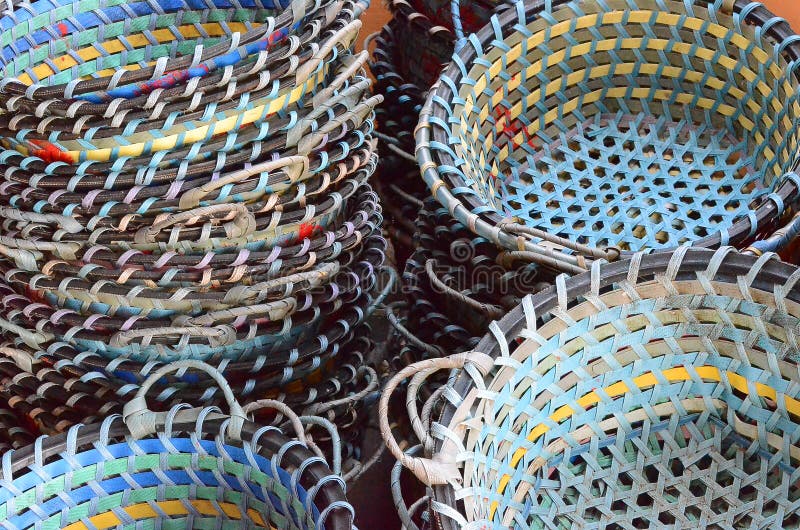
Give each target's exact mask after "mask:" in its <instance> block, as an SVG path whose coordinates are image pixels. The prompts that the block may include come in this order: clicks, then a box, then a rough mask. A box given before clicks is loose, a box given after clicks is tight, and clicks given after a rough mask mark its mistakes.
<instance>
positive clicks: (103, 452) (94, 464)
mask: <svg viewBox="0 0 800 530" xmlns="http://www.w3.org/2000/svg"><path fill="white" fill-rule="evenodd" d="M196 367H197V368H200V363H197V366H196ZM175 368H177V366H176V367H175ZM217 376H218V374H217ZM218 379H219V380H220V381H221V382H222V380H221V378H218ZM226 396H227V397H228V401H229V403H230V406H231V416H222V415H221V414H219V411H218V409H212V408H207V409H187V408H186V407H185V406H183V407H175V408H173V409H172V410H170V411H169V412H167V413H161V414H156V413H153V412H150V411H148V410H147V409H146V405H145V404H144V401H143V400H144V393H141V394H140V395H138V396H137V397H136V398H135V399H134V400H133V401H132V402H131V403H129V405H130V406H126V409H125V419H124V420H123V419H122V418H121V417H120V416H116V415H114V416H111V417H109V418H107V419H106V420H105V421H103V422H102V423H100V424H95V425H92V426H88V427H84V426H76V427H74V428H72V429H70V430H69V432H67V433H66V434H64V435H60V436H56V437H41V438H38V439H37V440H36V441H35V442H34V443H33V444H32V445H31V446H29V447H27V448H24V449H21V450H18V451H9V452H7V453H5V454H4V455H3V459H2V482H1V483H0V521H2V524H3V526H4V527H6V528H10V529H19V530H22V529H26V528H38V527H39V526H40V525H44V526H49V525H52V526H53V527H59V528H69V529H70V530H78V529H89V528H91V529H95V530H99V529H103V528H119V527H123V526H129V525H130V526H134V525H135V526H136V527H155V528H165V529H167V528H195V529H200V528H211V527H216V528H261V529H279V528H280V529H322V528H325V529H328V530H331V529H335V528H338V529H347V530H349V529H350V528H352V524H353V509H352V507H351V506H350V505H349V504H348V503H347V500H346V497H345V493H344V483H343V481H342V479H341V478H340V477H339V476H336V475H334V474H333V472H332V471H331V468H330V467H328V465H327V463H326V462H325V460H324V459H323V458H321V457H320V456H318V455H316V454H315V453H314V452H312V450H311V449H309V447H310V446H309V447H307V446H306V441H305V435H304V433H303V427H302V423H301V422H302V421H309V420H307V419H306V420H303V419H301V418H297V417H294V416H292V418H293V419H292V421H293V422H295V429H297V433H296V434H295V435H294V436H296V438H294V439H293V438H291V437H289V436H287V435H285V434H284V433H283V432H282V431H280V430H278V429H276V428H259V427H258V426H257V425H255V424H253V423H252V422H249V421H247V420H246V418H245V413H246V409H242V407H240V406H239V405H238V404H237V403H236V402H235V400H234V399H233V396H232V394H231V393H230V389H228V391H227V393H226ZM264 405H268V403H265V404H264ZM276 406H277V407H278V408H279V409H283V407H281V405H280V404H277V405H276ZM289 414H290V416H291V413H290V412H289ZM337 464H338V462H337V463H336V464H334V465H337Z"/></svg>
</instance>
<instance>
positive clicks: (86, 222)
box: [0, 0, 388, 430]
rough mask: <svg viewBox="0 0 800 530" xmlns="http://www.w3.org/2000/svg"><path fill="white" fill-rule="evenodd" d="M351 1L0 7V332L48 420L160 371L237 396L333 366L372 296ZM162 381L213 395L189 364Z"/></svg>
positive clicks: (375, 291)
mask: <svg viewBox="0 0 800 530" xmlns="http://www.w3.org/2000/svg"><path fill="white" fill-rule="evenodd" d="M363 9H364V5H362V4H357V3H353V2H350V1H338V0H337V1H324V2H306V1H304V0H295V1H293V2H286V3H284V5H273V4H272V3H261V2H258V1H257V2H245V3H239V2H234V3H228V2H224V1H223V2H215V3H211V4H206V3H198V2H194V1H192V0H190V1H186V2H184V1H178V2H167V3H146V2H142V3H133V4H129V3H125V2H120V1H117V0H111V1H108V2H106V1H102V2H99V3H98V2H68V1H63V2H52V3H51V2H44V1H42V2H37V3H35V4H27V3H20V5H18V6H15V9H14V11H7V12H5V13H4V14H3V18H0V24H2V27H3V28H4V29H5V30H7V31H6V32H5V33H4V37H3V38H4V39H5V40H4V42H3V46H4V47H3V48H2V50H3V60H2V65H3V68H4V72H5V74H6V77H5V79H4V81H3V83H2V86H0V103H2V105H4V107H5V109H6V110H7V112H6V113H5V114H4V115H3V116H2V117H1V118H0V135H2V137H3V138H4V140H3V146H4V148H5V150H4V151H3V152H2V153H1V154H0V157H2V159H3V162H4V165H5V167H6V168H7V172H6V173H5V174H4V175H5V177H4V178H5V181H4V182H3V183H2V185H0V217H2V218H3V225H2V231H1V232H2V233H0V243H2V247H1V248H2V250H0V253H1V254H2V255H3V258H2V259H0V270H2V273H3V275H4V283H3V285H2V286H0V296H2V303H0V327H2V329H3V330H4V332H5V335H6V339H7V341H8V342H7V344H6V345H5V346H6V347H5V350H4V351H5V354H6V355H7V356H9V358H10V360H11V361H13V364H14V365H16V366H17V367H18V369H19V370H22V371H23V372H25V373H26V374H27V375H26V376H24V377H20V378H18V380H19V381H27V382H28V384H27V387H28V392H36V393H40V390H41V389H42V388H48V387H49V385H51V384H56V385H58V384H64V383H65V382H68V383H69V384H68V385H67V386H65V387H63V388H64V389H65V390H59V391H57V392H55V394H56V395H57V396H58V400H59V401H60V406H61V407H63V408H62V409H57V410H59V411H62V412H66V411H68V410H69V409H70V408H71V407H74V406H75V404H76V403H78V402H87V403H88V402H90V401H91V400H92V398H93V397H101V396H102V397H103V398H109V397H110V396H115V397H113V398H111V401H110V402H103V401H100V402H97V403H94V404H92V405H91V406H93V407H94V408H95V412H97V413H99V414H100V415H101V416H102V415H103V414H104V413H107V412H108V409H109V407H113V406H114V404H118V403H119V400H120V399H122V398H124V397H125V396H129V395H130V394H131V393H132V392H134V391H135V390H136V388H137V386H138V385H139V384H141V383H142V381H143V380H144V378H146V377H147V376H148V375H149V374H150V373H152V372H153V370H155V369H157V368H158V367H159V366H161V365H162V364H163V363H165V362H169V361H172V360H176V359H185V358H190V359H204V360H208V361H210V362H212V363H214V364H215V365H216V366H217V367H218V368H219V369H220V371H222V372H223V373H224V374H225V376H226V377H228V378H229V380H230V382H231V385H232V386H233V387H234V388H235V390H236V391H237V392H238V393H240V395H241V396H242V398H243V399H255V398H257V397H259V396H260V397H263V396H264V395H265V394H266V393H268V392H272V393H274V392H276V391H279V390H280V389H281V388H285V387H286V386H287V385H288V384H289V383H291V382H293V381H295V380H296V381H298V382H299V384H301V385H303V383H304V380H305V382H307V381H308V378H309V377H312V376H313V375H314V374H319V373H321V372H325V371H327V370H332V371H333V372H335V371H336V368H335V367H336V366H337V365H338V364H340V363H341V362H342V361H341V360H340V361H336V362H332V360H333V359H334V358H335V357H337V356H338V355H339V354H340V353H341V352H342V347H343V346H344V345H345V343H346V341H349V340H352V338H353V330H354V328H356V327H357V326H358V325H359V324H361V322H363V320H364V319H365V318H366V317H368V316H369V314H370V313H371V312H372V311H373V309H374V307H375V305H376V304H377V303H379V302H380V300H381V298H382V297H383V296H385V292H384V291H385V290H386V289H387V288H388V286H386V285H378V280H377V276H378V272H379V271H380V270H381V269H382V268H383V262H384V252H385V241H384V240H383V238H382V237H381V236H380V225H381V222H382V216H381V210H380V206H379V204H378V200H377V197H376V195H375V194H374V192H372V190H371V189H370V187H369V186H368V185H367V184H366V181H367V179H368V178H369V177H370V176H371V175H372V173H373V171H374V169H375V166H376V163H377V154H376V152H375V147H376V146H375V141H374V140H373V138H372V136H371V135H372V130H373V122H374V115H373V109H374V107H375V106H376V105H377V104H378V103H379V102H380V101H381V98H380V97H379V96H375V97H370V96H369V94H368V90H369V80H368V78H367V77H366V74H365V72H364V70H363V66H364V65H365V63H366V54H365V53H361V54H353V53H352V44H353V42H354V41H355V39H356V36H357V33H358V30H359V28H360V22H359V21H358V20H357V17H358V16H359V15H360V13H361V12H362V11H363ZM7 366H8V367H9V370H11V365H10V364H7ZM312 378H313V377H312ZM59 382H60V383H59ZM159 384H160V386H162V387H163V388H162V390H163V392H162V393H161V394H159V396H158V397H159V400H160V401H161V402H162V403H164V404H167V403H169V402H170V401H171V400H172V399H173V398H174V396H175V394H176V393H178V392H180V393H181V394H182V396H183V398H184V399H191V400H196V402H209V403H214V402H217V400H218V399H219V395H218V394H217V391H216V390H215V387H214V385H213V384H211V382H210V381H208V380H207V379H204V378H203V377H202V375H201V374H197V373H194V372H192V371H191V370H189V371H184V372H182V373H180V374H178V375H176V376H172V375H170V376H167V377H165V378H164V380H163V381H161V382H160V383H159ZM40 385H44V386H43V387H40ZM14 388H17V391H16V392H18V395H19V396H21V397H22V398H23V399H28V398H29V397H33V396H34V395H36V394H31V395H30V396H26V395H25V394H24V393H21V391H22V389H20V388H19V387H18V386H17V387H14ZM71 390H74V391H75V392H76V393H75V394H71ZM50 393H52V390H48V394H47V395H48V396H50V398H52V397H53V396H51V395H50ZM310 395H311V394H306V396H305V397H304V398H302V399H309V396H310ZM80 396H83V397H80ZM301 401H302V400H301ZM35 408H39V409H40V410H43V411H45V412H46V413H47V414H49V413H52V412H54V411H53V410H52V409H48V408H47V407H35ZM79 408H80V407H79ZM98 408H99V409H100V410H98ZM27 413H28V412H26V414H27ZM80 414H81V413H78V412H77V411H72V413H70V414H65V415H64V417H65V418H69V421H67V422H66V423H65V422H61V421H58V422H55V423H52V422H47V424H48V428H49V429H54V428H55V425H56V424H57V425H58V428H57V429H56V430H62V429H63V428H64V425H66V424H68V423H69V422H74V421H76V418H80V417H81V416H80ZM87 414H91V412H87Z"/></svg>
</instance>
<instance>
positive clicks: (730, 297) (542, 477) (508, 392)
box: [381, 247, 800, 529]
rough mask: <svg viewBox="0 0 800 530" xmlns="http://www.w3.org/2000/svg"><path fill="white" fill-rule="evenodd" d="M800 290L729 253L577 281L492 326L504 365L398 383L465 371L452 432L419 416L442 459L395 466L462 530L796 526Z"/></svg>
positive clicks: (451, 361)
mask: <svg viewBox="0 0 800 530" xmlns="http://www.w3.org/2000/svg"><path fill="white" fill-rule="evenodd" d="M798 279H800V270H798V269H797V268H795V267H793V266H791V265H787V264H783V263H780V262H778V260H777V256H776V255H774V254H765V255H764V256H762V257H761V258H758V259H756V258H755V257H748V256H743V255H739V254H737V253H736V252H732V249H731V248H729V247H726V248H723V249H720V250H718V251H716V252H713V253H712V252H711V251H706V250H701V249H697V250H690V249H687V247H682V248H681V249H679V250H678V251H676V252H675V253H673V254H661V255H658V254H654V255H649V256H644V255H642V254H637V255H636V256H635V257H634V258H633V259H632V260H631V261H624V262H620V263H616V264H601V263H600V262H598V263H596V264H595V265H593V266H592V270H591V271H590V272H589V273H586V274H585V275H580V276H576V277H573V278H569V279H565V278H564V277H563V276H562V277H560V278H559V280H558V281H557V282H556V287H555V289H551V290H548V291H545V292H543V293H541V294H539V295H536V296H532V297H528V298H526V299H524V301H523V303H522V304H521V306H519V307H517V308H516V309H514V310H513V311H512V312H511V313H509V314H508V315H507V316H506V317H504V318H503V319H502V320H501V321H499V322H497V323H494V324H492V326H491V328H490V333H489V334H487V335H486V336H485V337H484V339H483V340H482V341H481V342H480V343H479V345H478V346H477V348H476V351H480V352H485V353H486V354H488V355H486V354H483V353H475V352H472V353H467V354H463V355H459V356H452V357H450V358H443V359H435V360H430V361H424V362H422V363H420V364H418V365H416V366H412V367H410V368H409V369H406V370H405V372H401V373H400V374H399V376H398V377H397V378H396V379H395V380H393V381H392V382H390V383H389V385H388V386H387V392H391V390H392V389H394V388H395V386H396V385H397V383H399V380H402V379H403V378H405V377H408V376H410V375H412V374H414V373H419V376H418V377H415V378H414V381H413V382H412V385H411V386H410V387H409V389H410V392H415V391H416V389H418V388H419V385H420V384H422V381H423V380H424V378H425V377H426V376H428V375H430V374H431V373H432V372H434V371H436V370H438V369H445V368H459V367H460V368H461V369H460V370H458V374H457V375H456V377H455V379H454V380H453V382H452V386H450V387H449V390H448V391H445V392H444V394H446V395H447V396H448V397H447V399H446V400H442V401H441V402H440V404H441V405H443V407H444V410H443V412H442V413H441V416H439V418H438V422H432V419H433V418H432V416H431V410H433V409H432V408H431V406H432V404H431V403H429V404H426V406H425V407H424V408H423V409H422V410H423V413H422V415H421V416H417V415H416V414H417V410H418V409H417V408H416V406H414V407H411V408H409V410H410V411H411V412H412V418H416V421H418V422H419V423H416V426H417V427H416V429H415V430H416V432H417V433H418V435H419V436H421V440H422V441H423V443H424V445H425V447H426V451H427V454H426V455H425V456H426V458H423V459H419V458H416V457H412V456H404V455H403V454H402V453H401V452H397V451H395V454H397V455H398V456H400V457H402V458H401V459H400V460H401V462H402V463H403V464H404V465H406V466H408V467H409V469H411V470H412V471H413V472H414V473H415V474H416V475H417V476H418V477H420V478H422V479H423V480H425V481H426V482H427V483H428V484H433V485H434V502H433V504H432V506H433V510H434V511H435V512H436V514H437V517H439V519H440V523H441V524H442V525H443V527H444V528H448V529H449V528H476V527H481V525H483V527H486V528H509V527H516V528H573V527H575V526H579V527H607V526H614V527H623V528H624V527H633V528H663V527H674V528H697V527H703V528H709V527H712V528H765V527H770V528H773V527H781V528H794V527H796V526H797V525H798V524H800V520H798V515H797V500H798V498H800V491H799V490H798V489H797V481H796V467H797V457H798V454H800V453H798V452H797V447H795V445H796V442H797V412H798V410H800V409H798V403H800V401H798V397H800V396H798V394H797V388H798V378H799V377H800V371H798V368H797V362H796V361H797V352H798V351H800V345H798V343H797V337H796V333H795V331H794V330H795V328H796V326H797V322H798V318H800V312H798V308H800V305H798V304H799V302H800V291H798V289H797V287H796V285H797V281H798ZM439 394H442V393H441V392H440V393H439ZM435 398H438V396H435ZM388 399H389V394H384V400H383V401H382V409H381V410H382V411H384V410H386V409H385V408H384V407H385V405H386V404H387V403H388ZM438 399H441V398H438ZM411 401H412V402H413V399H412V400H411ZM390 448H392V449H393V450H397V449H398V448H397V447H396V446H394V447H393V446H392V443H391V441H390ZM433 455H435V457H433ZM431 457H433V458H431ZM453 480H457V481H458V486H457V487H455V484H456V483H455V482H453ZM448 484H449V485H448Z"/></svg>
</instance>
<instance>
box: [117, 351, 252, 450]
mask: <svg viewBox="0 0 800 530" xmlns="http://www.w3.org/2000/svg"><path fill="white" fill-rule="evenodd" d="M186 368H192V369H194V370H200V371H202V372H205V373H207V374H208V375H209V376H211V379H213V380H214V381H215V382H216V383H217V385H219V388H220V389H221V390H222V394H223V395H224V396H225V401H227V402H228V409H229V416H230V422H229V423H228V431H227V434H228V437H229V438H231V439H232V440H239V439H241V435H242V427H243V426H244V422H245V421H246V419H247V415H246V414H245V412H244V410H243V409H242V406H241V405H240V404H239V402H238V401H237V400H236V397H234V395H233V390H231V387H230V385H228V382H227V381H226V380H225V378H224V377H223V376H222V374H221V373H220V372H219V370H217V369H216V368H214V367H213V366H211V365H209V364H207V363H204V362H203V361H195V360H189V359H186V360H181V361H175V362H172V363H170V364H167V365H164V366H162V367H161V368H159V369H158V370H156V371H155V372H153V373H152V374H150V376H149V377H148V378H147V379H146V380H145V381H144V383H142V386H140V387H139V390H138V391H137V392H136V395H135V396H134V397H133V399H131V400H130V401H129V402H127V403H126V404H125V406H124V407H123V409H122V419H123V421H124V422H125V425H127V426H128V430H129V431H130V433H131V436H133V438H134V439H136V440H138V439H140V438H144V437H145V436H149V435H151V434H153V433H155V432H156V430H157V429H158V426H159V425H161V424H162V423H163V418H164V417H165V414H166V413H163V412H162V413H159V412H153V411H152V410H150V409H149V408H148V407H147V392H148V391H149V390H150V387H152V386H153V385H154V384H155V382H156V381H158V380H159V379H161V378H162V377H164V376H165V375H167V374H170V373H172V372H177V371H178V370H183V369H186ZM193 410H194V411H195V415H196V412H197V411H199V410H202V409H193Z"/></svg>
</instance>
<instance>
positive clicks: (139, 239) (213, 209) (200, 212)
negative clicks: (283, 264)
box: [133, 203, 256, 245]
mask: <svg viewBox="0 0 800 530" xmlns="http://www.w3.org/2000/svg"><path fill="white" fill-rule="evenodd" d="M230 213H234V214H235V217H234V218H233V221H229V222H227V223H225V225H223V226H224V228H225V235H226V236H228V237H230V238H239V237H246V236H248V235H250V234H252V233H253V232H255V230H256V218H255V217H254V216H253V214H252V213H250V211H249V210H248V209H247V206H245V205H244V204H240V203H226V204H213V205H211V206H203V207H201V208H195V209H193V210H189V211H187V212H180V213H176V214H165V215H164V216H163V217H164V218H163V219H161V220H159V221H155V222H153V224H152V225H151V226H149V227H146V228H141V229H139V230H138V231H137V232H136V234H135V235H134V237H133V241H134V243H136V244H139V245H144V244H148V243H151V244H152V243H155V242H156V238H157V237H158V234H159V233H160V232H161V231H162V230H164V229H165V228H169V227H171V226H174V225H176V224H181V223H185V222H187V221H192V220H194V219H199V218H205V217H214V216H217V215H220V214H225V215H228V214H230Z"/></svg>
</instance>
